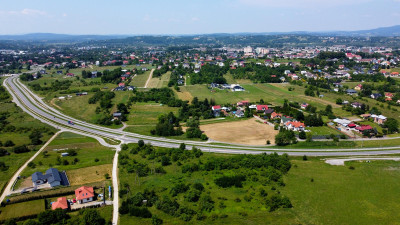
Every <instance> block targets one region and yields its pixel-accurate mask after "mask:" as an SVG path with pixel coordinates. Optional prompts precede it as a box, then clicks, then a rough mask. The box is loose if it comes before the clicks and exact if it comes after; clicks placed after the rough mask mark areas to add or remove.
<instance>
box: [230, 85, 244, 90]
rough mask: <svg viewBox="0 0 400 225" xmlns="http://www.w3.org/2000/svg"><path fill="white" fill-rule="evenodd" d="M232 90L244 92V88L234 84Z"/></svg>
mask: <svg viewBox="0 0 400 225" xmlns="http://www.w3.org/2000/svg"><path fill="white" fill-rule="evenodd" d="M231 90H232V91H244V88H243V87H242V86H240V85H239V84H232V85H231Z"/></svg>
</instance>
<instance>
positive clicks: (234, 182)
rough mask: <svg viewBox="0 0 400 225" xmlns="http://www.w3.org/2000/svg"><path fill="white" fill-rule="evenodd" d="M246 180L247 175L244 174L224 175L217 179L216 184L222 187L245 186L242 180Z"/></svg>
mask: <svg viewBox="0 0 400 225" xmlns="http://www.w3.org/2000/svg"><path fill="white" fill-rule="evenodd" d="M245 180H246V177H245V176H243V175H235V176H223V177H220V178H217V179H215V184H216V185H218V186H219V187H222V188H227V187H232V186H235V187H243V185H242V182H243V181H245Z"/></svg>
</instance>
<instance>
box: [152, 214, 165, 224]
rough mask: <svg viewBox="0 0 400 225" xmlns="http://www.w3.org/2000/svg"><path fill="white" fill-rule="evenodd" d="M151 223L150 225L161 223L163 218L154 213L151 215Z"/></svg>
mask: <svg viewBox="0 0 400 225" xmlns="http://www.w3.org/2000/svg"><path fill="white" fill-rule="evenodd" d="M151 224H152V225H161V224H163V220H162V219H160V218H158V217H157V216H156V215H153V216H152V217H151Z"/></svg>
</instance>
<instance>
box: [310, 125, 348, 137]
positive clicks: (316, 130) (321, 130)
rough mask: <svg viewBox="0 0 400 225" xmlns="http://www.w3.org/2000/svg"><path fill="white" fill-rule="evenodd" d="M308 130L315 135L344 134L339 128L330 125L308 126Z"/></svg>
mask: <svg viewBox="0 0 400 225" xmlns="http://www.w3.org/2000/svg"><path fill="white" fill-rule="evenodd" d="M307 130H310V131H311V133H312V134H313V135H330V134H335V135H340V134H342V133H340V132H339V131H338V130H335V129H333V128H331V127H328V126H322V127H307Z"/></svg>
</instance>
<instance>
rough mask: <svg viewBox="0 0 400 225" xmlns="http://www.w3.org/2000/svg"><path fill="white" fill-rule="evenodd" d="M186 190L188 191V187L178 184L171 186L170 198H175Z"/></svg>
mask: <svg viewBox="0 0 400 225" xmlns="http://www.w3.org/2000/svg"><path fill="white" fill-rule="evenodd" d="M187 190H189V185H186V184H183V183H179V184H176V185H175V186H173V187H172V188H171V191H170V192H171V195H172V196H177V195H178V194H180V193H185V192H186V191H187Z"/></svg>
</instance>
